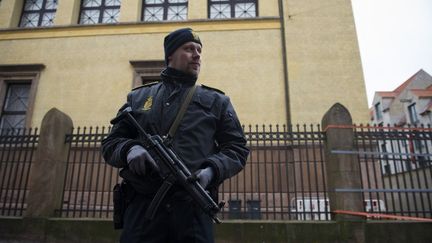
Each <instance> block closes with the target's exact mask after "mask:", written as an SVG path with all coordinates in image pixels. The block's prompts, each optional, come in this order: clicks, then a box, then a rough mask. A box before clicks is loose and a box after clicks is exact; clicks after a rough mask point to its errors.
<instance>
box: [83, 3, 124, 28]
mask: <svg viewBox="0 0 432 243" xmlns="http://www.w3.org/2000/svg"><path fill="white" fill-rule="evenodd" d="M120 5H121V0H82V1H81V10H80V19H79V23H80V24H99V23H106V24H113V23H118V22H119V17H120Z"/></svg>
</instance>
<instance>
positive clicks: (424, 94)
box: [410, 89, 432, 98]
mask: <svg viewBox="0 0 432 243" xmlns="http://www.w3.org/2000/svg"><path fill="white" fill-rule="evenodd" d="M410 91H411V92H412V93H413V94H414V95H415V96H418V97H419V98H430V97H432V90H424V89H411V90H410Z"/></svg>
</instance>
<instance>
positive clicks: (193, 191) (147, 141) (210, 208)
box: [111, 107, 225, 224]
mask: <svg viewBox="0 0 432 243" xmlns="http://www.w3.org/2000/svg"><path fill="white" fill-rule="evenodd" d="M131 112H132V108H131V107H127V108H126V109H124V110H123V111H122V112H120V114H118V115H117V117H115V118H114V119H112V120H111V124H113V125H114V124H116V123H118V122H119V121H121V120H123V119H124V118H126V119H127V120H129V122H131V123H132V125H133V126H135V127H136V129H137V130H138V132H139V133H140V135H141V136H140V137H141V139H142V140H143V141H141V142H142V143H143V145H144V147H145V148H146V149H147V150H148V151H149V153H150V155H151V156H152V158H153V159H154V160H155V161H156V163H157V164H158V166H159V175H160V177H161V178H162V180H163V183H162V186H161V187H160V188H159V189H158V191H157V193H156V195H155V197H154V198H153V200H152V201H151V203H150V206H149V207H148V209H147V211H146V213H145V217H146V218H147V219H149V220H151V219H153V217H154V215H155V213H156V210H157V209H158V207H159V205H160V203H161V202H162V200H163V199H164V197H165V195H166V193H167V192H168V190H169V189H170V188H171V187H172V186H173V185H174V184H175V183H177V184H178V185H180V186H181V187H182V188H183V189H184V190H185V191H186V192H187V193H188V194H189V195H190V196H191V197H192V199H193V200H194V201H195V203H196V204H197V205H198V206H199V207H200V208H201V209H202V210H203V211H204V212H205V213H206V214H208V215H209V216H210V217H211V218H212V219H213V221H214V222H215V223H218V224H220V223H221V221H220V219H219V218H218V217H217V214H218V213H219V212H220V210H221V209H222V208H223V206H224V204H225V203H224V202H220V203H219V204H216V202H215V201H214V200H213V198H211V197H210V195H209V194H208V193H207V192H206V190H205V189H204V188H203V187H202V186H201V184H199V182H198V181H197V178H196V176H195V175H194V174H192V173H191V172H190V171H189V169H188V168H187V167H186V166H185V164H184V163H183V162H182V161H181V160H180V158H179V157H178V156H177V155H176V154H175V152H174V151H173V150H172V149H171V148H170V146H169V145H168V144H166V143H164V141H163V139H162V138H161V137H160V136H159V135H153V136H150V135H149V134H148V133H146V132H145V131H144V129H143V128H142V127H141V125H140V124H139V123H138V122H137V121H136V119H135V118H134V117H133V116H132V115H131Z"/></svg>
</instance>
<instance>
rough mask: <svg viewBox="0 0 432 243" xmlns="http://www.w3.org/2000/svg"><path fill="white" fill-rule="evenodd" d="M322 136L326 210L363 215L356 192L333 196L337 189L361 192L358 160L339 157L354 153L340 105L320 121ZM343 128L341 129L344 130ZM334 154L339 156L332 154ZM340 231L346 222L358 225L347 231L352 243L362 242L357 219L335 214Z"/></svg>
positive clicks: (361, 227) (348, 117)
mask: <svg viewBox="0 0 432 243" xmlns="http://www.w3.org/2000/svg"><path fill="white" fill-rule="evenodd" d="M321 124H322V127H323V129H324V132H325V140H324V150H325V166H326V173H327V186H328V187H327V188H328V192H329V200H330V209H331V210H332V211H333V210H348V211H356V212H361V211H363V202H362V194H361V193H358V192H337V189H361V174H360V164H359V160H358V156H357V155H356V154H348V153H343V151H354V149H355V148H354V132H353V129H352V128H351V127H350V126H352V125H353V124H352V119H351V115H350V113H349V111H348V110H347V109H346V108H345V107H344V106H343V105H341V104H339V103H336V104H334V105H333V106H332V107H331V108H330V109H329V110H328V111H327V113H326V114H325V115H324V117H323V119H322V121H321ZM344 127H345V128H344ZM336 150H339V151H341V153H335V151H336ZM334 219H335V220H336V221H338V222H340V224H341V227H344V226H346V225H347V224H345V223H346V222H347V221H354V222H359V224H358V226H355V227H354V228H351V230H352V233H353V235H352V237H354V239H351V240H353V242H364V225H363V221H364V220H362V219H361V218H359V217H355V216H349V215H341V214H338V215H336V216H335V218H334Z"/></svg>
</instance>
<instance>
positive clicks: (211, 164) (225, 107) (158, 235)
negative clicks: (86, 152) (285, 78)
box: [102, 28, 249, 243]
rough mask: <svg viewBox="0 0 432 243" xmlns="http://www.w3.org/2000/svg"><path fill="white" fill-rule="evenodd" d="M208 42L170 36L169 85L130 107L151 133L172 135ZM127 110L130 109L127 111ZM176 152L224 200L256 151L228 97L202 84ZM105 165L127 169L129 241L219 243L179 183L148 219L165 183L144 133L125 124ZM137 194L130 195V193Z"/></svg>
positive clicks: (187, 34)
mask: <svg viewBox="0 0 432 243" xmlns="http://www.w3.org/2000/svg"><path fill="white" fill-rule="evenodd" d="M201 50H202V43H201V40H200V39H199V37H198V35H197V34H196V33H195V32H194V31H193V30H192V29H190V28H183V29H178V30H176V31H174V32H172V33H170V34H168V35H167V36H166V37H165V39H164V51H165V62H166V64H167V68H166V69H164V70H163V71H162V72H161V78H162V82H158V83H152V84H148V85H144V86H142V87H139V88H136V89H134V90H132V91H131V92H130V93H129V94H128V96H127V102H126V104H125V105H124V107H127V106H130V107H131V108H132V110H133V112H132V114H133V115H134V117H135V119H137V121H138V122H139V123H140V125H141V126H142V127H143V128H144V129H145V130H146V131H147V132H149V133H150V134H159V135H161V136H163V135H166V134H167V133H168V131H169V129H170V127H171V125H172V123H173V121H174V120H175V117H176V115H177V113H178V111H179V109H180V106H181V104H182V102H183V100H184V99H185V96H186V94H187V92H188V90H189V89H190V88H191V87H192V86H194V85H195V83H196V80H197V78H198V74H199V72H200V68H201ZM120 110H122V108H121V109H120ZM171 143H172V147H173V150H174V151H175V152H176V154H177V155H179V157H180V158H181V159H182V161H184V163H185V164H186V166H187V167H188V168H189V170H190V171H191V172H192V173H195V174H196V175H197V178H198V180H199V182H200V184H201V185H202V186H203V187H204V188H206V189H207V190H208V191H210V192H211V194H212V196H214V197H215V196H217V187H218V185H220V184H221V183H222V182H223V181H224V180H225V179H228V178H230V177H232V176H234V175H236V174H237V173H238V172H240V171H241V170H242V169H243V168H244V166H245V163H246V159H247V156H248V154H249V150H248V148H247V147H246V146H245V145H246V140H245V138H244V134H243V131H242V128H241V126H240V122H239V120H238V118H237V115H236V113H235V111H234V108H233V106H232V104H231V102H230V99H229V98H228V97H227V96H226V95H224V93H223V92H221V91H219V90H216V89H214V88H210V87H207V86H204V85H200V86H197V88H196V90H195V93H194V95H193V97H192V100H191V102H190V104H189V106H188V108H187V110H186V112H185V114H184V117H183V119H182V120H181V123H180V125H179V126H178V129H177V131H176V132H175V134H174V137H173V138H172V142H171ZM102 153H103V156H104V159H105V161H106V162H107V163H108V164H110V165H112V166H114V167H118V168H122V169H121V171H120V176H121V177H123V178H124V180H125V181H126V182H127V184H128V185H131V187H130V188H131V191H133V193H132V194H133V195H131V193H128V200H130V203H129V205H128V207H127V209H126V212H125V214H124V227H123V232H122V235H121V242H125V243H126V242H127V243H131V242H205V243H208V242H214V239H213V238H214V237H213V222H212V219H211V218H210V217H209V216H208V215H207V214H205V213H204V212H203V211H202V210H201V209H200V208H198V206H196V205H194V203H193V201H192V199H191V198H190V197H189V196H188V195H187V193H186V192H185V191H183V190H182V189H181V188H180V187H179V186H176V185H174V186H173V187H172V188H171V189H170V191H169V192H168V193H167V196H166V197H165V198H164V200H163V202H162V203H161V206H160V207H159V208H158V209H157V212H156V214H155V217H154V219H152V220H151V221H147V220H146V219H145V218H144V214H145V212H146V209H147V207H148V206H149V204H150V202H151V200H152V199H153V196H154V195H155V193H156V191H157V190H158V189H159V187H160V186H161V183H162V182H161V179H160V178H159V176H158V175H157V173H155V171H156V170H157V169H158V165H157V164H156V163H155V160H154V159H153V158H152V157H151V156H150V154H149V153H148V151H147V150H146V149H145V148H144V147H143V146H142V145H141V143H140V141H139V137H138V133H137V130H136V129H135V128H134V127H133V126H132V125H131V124H129V123H128V122H127V121H126V120H123V121H121V122H119V123H117V124H116V125H114V127H113V128H112V130H111V132H110V134H109V135H108V136H107V137H106V138H105V139H104V140H103V141H102ZM128 191H129V190H128Z"/></svg>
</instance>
